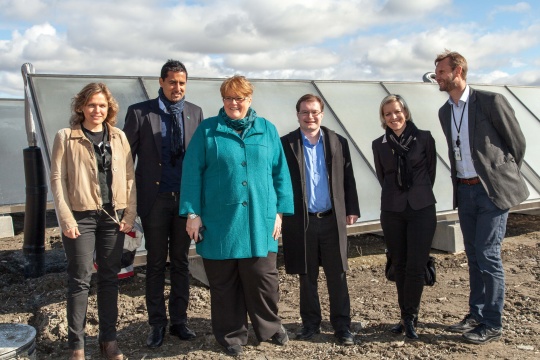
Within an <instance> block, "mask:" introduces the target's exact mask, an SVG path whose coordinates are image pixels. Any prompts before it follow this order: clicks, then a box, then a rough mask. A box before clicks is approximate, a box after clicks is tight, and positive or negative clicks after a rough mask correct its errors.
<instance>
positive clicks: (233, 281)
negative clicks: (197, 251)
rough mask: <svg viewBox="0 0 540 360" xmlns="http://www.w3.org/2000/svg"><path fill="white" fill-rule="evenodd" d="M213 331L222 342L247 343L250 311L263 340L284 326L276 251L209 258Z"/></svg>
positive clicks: (227, 344) (207, 267)
mask: <svg viewBox="0 0 540 360" xmlns="http://www.w3.org/2000/svg"><path fill="white" fill-rule="evenodd" d="M204 268H205V270H206V275H207V276H208V282H209V284H210V301H211V306H212V311H211V314H212V331H213V333H214V336H215V337H216V340H217V342H218V343H219V344H221V345H223V346H225V347H227V346H229V345H246V344H247V340H248V319H247V317H248V315H249V318H250V320H251V324H252V326H253V330H254V331H255V335H256V336H257V340H258V341H259V342H261V341H266V340H268V339H270V338H271V337H272V335H274V334H275V333H277V332H278V330H279V329H280V327H281V319H280V318H279V316H278V306H277V303H278V301H279V280H278V271H277V268H276V253H268V256H267V257H264V258H248V259H231V260H208V259H204Z"/></svg>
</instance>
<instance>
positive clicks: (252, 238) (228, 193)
mask: <svg viewBox="0 0 540 360" xmlns="http://www.w3.org/2000/svg"><path fill="white" fill-rule="evenodd" d="M251 111H253V110H251ZM253 113H254V114H255V112H254V111H253ZM293 212H294V205H293V195H292V185H291V178H290V175H289V169H288V167H287V161H286V160H285V155H284V153H283V148H282V145H281V142H280V139H279V135H278V132H277V130H276V128H275V126H274V125H273V124H272V123H270V122H269V121H268V120H266V119H264V118H262V117H257V116H256V114H255V121H254V123H253V126H252V127H251V128H250V129H249V130H248V131H247V133H246V134H245V136H244V139H242V138H241V137H240V136H239V135H238V134H237V133H236V132H235V131H234V130H232V129H231V128H229V127H228V126H227V125H226V123H225V121H224V120H223V119H222V118H221V117H219V116H216V117H212V118H208V119H206V120H204V121H203V122H202V123H201V124H200V125H199V126H198V127H197V130H196V131H195V134H194V135H193V137H192V139H191V142H190V144H189V147H188V149H187V151H186V155H185V158H184V162H183V170H182V182H181V189H180V216H186V215H187V214H188V213H195V214H199V215H200V216H201V220H202V222H203V225H204V226H205V227H206V230H205V232H204V240H203V241H202V242H199V243H198V244H197V253H198V254H199V255H201V256H202V257H203V258H205V259H212V260H226V259H241V258H251V257H266V256H268V253H269V252H277V250H278V242H277V240H274V239H273V238H272V232H273V229H274V223H275V220H276V215H277V213H283V214H284V215H292V213H293Z"/></svg>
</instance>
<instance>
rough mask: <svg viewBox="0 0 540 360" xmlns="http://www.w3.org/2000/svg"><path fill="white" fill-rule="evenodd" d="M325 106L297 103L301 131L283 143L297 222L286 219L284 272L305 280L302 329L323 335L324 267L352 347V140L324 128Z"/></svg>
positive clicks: (306, 335) (334, 314)
mask: <svg viewBox="0 0 540 360" xmlns="http://www.w3.org/2000/svg"><path fill="white" fill-rule="evenodd" d="M323 110H324V103H323V101H322V99H321V98H320V97H318V96H315V95H312V94H306V95H304V96H302V97H301V98H300V99H299V100H298V102H297V103H296V111H297V117H298V122H299V124H300V128H299V129H297V130H295V131H293V132H291V133H289V134H288V135H285V136H283V137H282V138H281V141H282V144H283V150H284V151H285V157H286V159H287V163H288V165H289V171H290V173H291V180H292V184H293V193H294V216H286V217H284V218H283V252H284V256H285V269H286V271H287V273H289V274H299V277H300V316H301V317H302V329H301V330H300V332H299V333H298V334H297V336H296V338H297V339H300V340H308V339H310V338H311V337H313V335H315V334H318V333H319V332H320V324H321V320H322V317H321V307H320V302H319V296H318V292H317V280H318V276H319V266H320V265H322V267H323V269H324V272H325V274H326V284H327V287H328V293H329V296H330V322H331V323H332V327H333V328H334V331H335V336H336V337H337V339H338V341H339V343H341V344H343V345H353V344H354V338H353V335H352V333H351V331H350V326H351V315H350V299H349V290H348V288H347V277H346V273H345V271H346V270H348V263H347V225H352V224H354V223H355V222H356V220H357V219H358V217H359V216H360V209H359V206H358V196H357V193H356V182H355V180H354V174H353V169H352V164H351V157H350V153H349V146H348V143H347V140H346V139H345V138H343V137H342V136H340V135H338V134H336V133H335V132H334V131H332V130H330V129H328V128H326V127H321V121H322V118H323V115H324V113H323Z"/></svg>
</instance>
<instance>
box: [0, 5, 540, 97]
mask: <svg viewBox="0 0 540 360" xmlns="http://www.w3.org/2000/svg"><path fill="white" fill-rule="evenodd" d="M458 1H460V0H410V1H401V0H340V1H335V0H274V1H272V2H270V1H253V0H230V1H227V2H223V1H218V0H201V1H168V2H167V1H166V2H163V1H157V0H132V1H114V2H111V1H108V0H93V1H90V0H71V1H58V0H22V1H21V0H0V6H2V7H3V11H2V13H1V14H0V24H2V25H0V30H2V29H6V28H10V29H12V31H11V36H10V37H9V38H7V39H6V37H5V35H4V40H0V72H1V74H3V75H2V77H1V80H3V82H2V85H1V86H2V88H3V89H4V90H0V91H1V92H3V93H9V94H11V93H17V92H19V93H20V94H22V91H21V89H22V81H21V79H20V66H21V65H22V63H24V62H31V63H33V64H34V65H35V67H36V71H37V72H38V73H65V74H104V75H111V74H113V75H158V72H159V69H160V68H161V65H162V64H163V62H164V61H165V60H166V59H169V58H176V59H179V60H182V61H183V62H184V63H185V64H186V66H187V67H188V70H189V74H190V76H198V77H223V76H225V75H230V74H232V73H242V74H245V75H246V76H250V77H256V78H300V79H337V80H340V79H347V80H395V81H400V80H407V81H420V79H421V77H422V75H423V74H424V73H425V72H427V71H432V70H433V67H434V65H433V59H434V57H435V55H436V54H437V53H439V52H441V51H443V50H444V49H445V48H449V49H452V50H457V51H460V52H462V53H463V54H464V55H465V56H466V57H467V59H468V61H469V65H470V69H471V71H470V77H469V81H474V80H480V79H485V80H486V81H487V80H490V81H505V79H508V81H510V80H516V79H521V78H519V77H518V76H517V75H516V74H519V72H525V71H534V66H535V64H532V62H533V61H534V59H536V58H537V57H534V56H530V54H529V55H523V54H524V52H529V53H530V52H534V51H535V50H531V49H535V48H536V49H537V48H538V44H539V40H538V36H537V34H538V33H539V32H540V24H539V23H538V20H534V21H536V22H531V21H529V25H520V28H514V29H512V28H508V27H499V26H497V27H493V28H487V27H484V26H488V25H489V24H488V25H485V24H478V23H476V22H474V21H471V20H464V19H462V18H461V17H462V16H464V14H463V12H466V11H465V10H464V9H461V8H459V7H456V6H455V5H456V3H457V2H458ZM25 8H28V11H24V9H25ZM530 10H531V5H529V4H528V3H524V2H522V3H518V4H516V5H515V6H512V7H497V8H494V10H493V11H497V12H501V11H505V12H508V11H513V12H514V13H515V14H517V13H519V11H521V12H523V11H524V12H525V13H527V12H530ZM487 11H489V10H486V14H487ZM449 14H451V15H449ZM486 14H485V15H483V16H486ZM480 19H481V17H478V21H480ZM529 20H530V19H529ZM524 23H525V22H524ZM6 24H7V25H6ZM15 24H16V25H15ZM434 24H435V25H434ZM531 24H532V25H531ZM4 34H5V32H4ZM502 45H504V46H502ZM536 51H537V50H536ZM537 53H538V51H537ZM531 59H533V60H531ZM538 67H539V65H538V64H536V68H538ZM7 74H12V75H10V76H7ZM13 74H15V75H14V76H13ZM528 78H533V77H530V76H529V77H528ZM13 79H19V81H14V80H13ZM523 79H525V77H524V78H523Z"/></svg>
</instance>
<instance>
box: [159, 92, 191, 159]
mask: <svg viewBox="0 0 540 360" xmlns="http://www.w3.org/2000/svg"><path fill="white" fill-rule="evenodd" d="M158 93H159V98H160V99H161V101H162V102H163V104H164V105H165V108H166V109H167V111H168V112H169V114H170V115H171V164H172V166H174V165H175V164H176V159H178V158H180V156H182V155H183V153H184V134H182V125H181V124H182V111H184V104H185V101H186V97H185V96H184V97H183V98H182V99H181V100H180V101H178V102H176V103H173V102H171V101H170V100H169V99H167V97H165V94H164V93H163V89H162V88H159V92H158Z"/></svg>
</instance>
